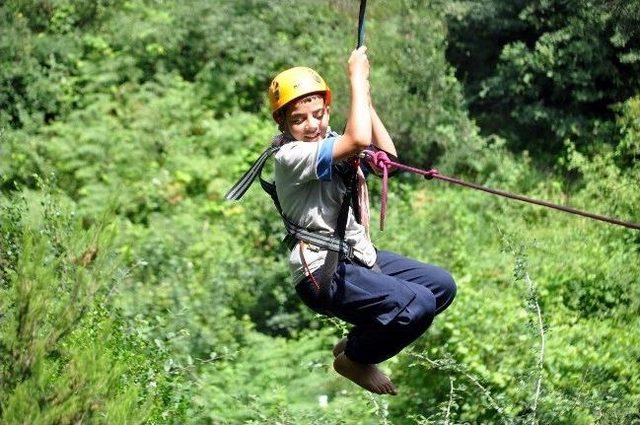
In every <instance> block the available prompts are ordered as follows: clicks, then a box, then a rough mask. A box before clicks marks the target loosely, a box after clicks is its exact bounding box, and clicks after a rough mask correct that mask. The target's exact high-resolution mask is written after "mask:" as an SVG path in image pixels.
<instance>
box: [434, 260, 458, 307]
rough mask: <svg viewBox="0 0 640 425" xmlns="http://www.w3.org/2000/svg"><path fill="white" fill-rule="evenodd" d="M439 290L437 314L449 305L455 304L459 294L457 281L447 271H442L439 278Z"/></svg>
mask: <svg viewBox="0 0 640 425" xmlns="http://www.w3.org/2000/svg"><path fill="white" fill-rule="evenodd" d="M438 288H439V289H440V293H439V294H437V298H438V307H437V312H436V314H438V313H440V312H441V311H442V310H444V309H446V308H447V307H448V306H449V304H451V303H452V302H453V299H454V298H455V297H456V293H457V292H458V286H457V285H456V282H455V280H453V276H451V274H450V273H449V272H447V271H445V270H442V272H441V273H440V275H439V276H438Z"/></svg>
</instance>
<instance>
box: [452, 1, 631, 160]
mask: <svg viewBox="0 0 640 425" xmlns="http://www.w3.org/2000/svg"><path fill="white" fill-rule="evenodd" d="M624 3H626V2H624ZM632 3H633V4H635V5H636V6H637V2H632ZM632 3H629V4H623V2H610V3H607V4H605V3H601V2H592V1H584V0H574V1H568V2H566V1H543V2H527V1H518V2H508V3H504V2H475V1H471V2H454V4H455V5H456V6H457V7H455V8H452V11H451V13H450V14H449V17H450V19H449V22H450V24H451V25H450V28H451V38H452V43H451V45H450V49H449V57H450V58H451V59H452V61H453V62H454V63H455V64H456V65H457V67H458V73H459V74H458V75H460V76H461V77H462V79H463V80H464V81H465V82H466V90H467V93H468V96H469V98H470V99H471V103H470V106H471V110H472V111H473V112H474V115H476V116H477V117H478V121H479V123H480V125H481V126H482V127H483V130H484V131H485V132H487V133H492V132H495V133H497V134H500V135H501V136H503V137H505V138H507V139H508V140H509V143H510V145H511V146H512V147H514V148H516V149H518V150H523V149H528V150H530V151H533V152H536V153H538V154H544V153H553V154H557V153H558V152H560V151H561V150H562V146H563V142H564V140H565V139H567V138H570V139H572V140H575V141H576V143H577V144H578V146H588V145H591V144H592V140H593V139H594V138H598V139H599V140H602V141H605V142H608V143H615V141H616V140H617V136H616V134H615V130H614V129H613V128H612V122H611V121H612V120H611V119H612V112H611V106H612V105H615V104H617V103H618V102H622V101H624V100H626V99H627V98H628V97H630V96H632V95H633V94H636V93H637V92H638V90H639V89H640V79H639V78H638V75H640V60H639V56H638V49H637V46H638V33H637V26H638V15H637V12H631V11H633V10H637V7H635V8H634V6H633V4H632ZM632 22H633V24H632Z"/></svg>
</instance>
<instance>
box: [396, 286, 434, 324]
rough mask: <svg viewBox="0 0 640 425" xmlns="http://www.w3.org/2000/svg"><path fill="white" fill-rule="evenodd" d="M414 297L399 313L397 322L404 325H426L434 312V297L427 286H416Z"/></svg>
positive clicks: (431, 319)
mask: <svg viewBox="0 0 640 425" xmlns="http://www.w3.org/2000/svg"><path fill="white" fill-rule="evenodd" d="M415 292H416V297H415V298H414V299H413V300H412V301H411V302H410V303H409V304H408V305H407V306H406V308H405V309H404V311H403V312H402V313H400V317H399V319H400V320H399V323H400V324H401V325H403V326H406V327H416V326H418V327H428V326H429V325H430V324H431V322H432V321H433V317H434V316H435V314H436V298H435V296H434V295H433V293H432V292H431V291H429V290H428V289H427V288H423V287H419V288H417V290H416V291H415Z"/></svg>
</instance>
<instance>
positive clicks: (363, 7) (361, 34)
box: [358, 0, 367, 47]
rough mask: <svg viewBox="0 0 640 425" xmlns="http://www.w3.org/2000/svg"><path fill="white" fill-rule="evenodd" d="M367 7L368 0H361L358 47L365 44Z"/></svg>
mask: <svg viewBox="0 0 640 425" xmlns="http://www.w3.org/2000/svg"><path fill="white" fill-rule="evenodd" d="M366 9H367V0H360V12H359V13H358V47H360V46H362V45H363V44H364V13H365V11H366Z"/></svg>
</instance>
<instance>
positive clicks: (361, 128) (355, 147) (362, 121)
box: [333, 46, 372, 161]
mask: <svg viewBox="0 0 640 425" xmlns="http://www.w3.org/2000/svg"><path fill="white" fill-rule="evenodd" d="M366 51H367V48H366V47H364V46H362V47H360V48H358V49H356V50H354V51H353V52H352V53H351V57H350V58H349V80H350V82H351V108H350V110H349V118H348V119H347V126H346V128H345V131H344V134H343V135H342V136H341V137H339V138H338V140H337V141H336V143H335V145H334V147H333V159H334V160H335V161H340V160H342V159H346V158H349V157H351V156H353V155H356V154H358V153H359V152H360V151H362V150H364V149H365V148H366V147H367V146H369V144H370V143H371V130H372V127H371V112H370V110H369V95H368V92H369V59H368V58H367V53H366Z"/></svg>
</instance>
